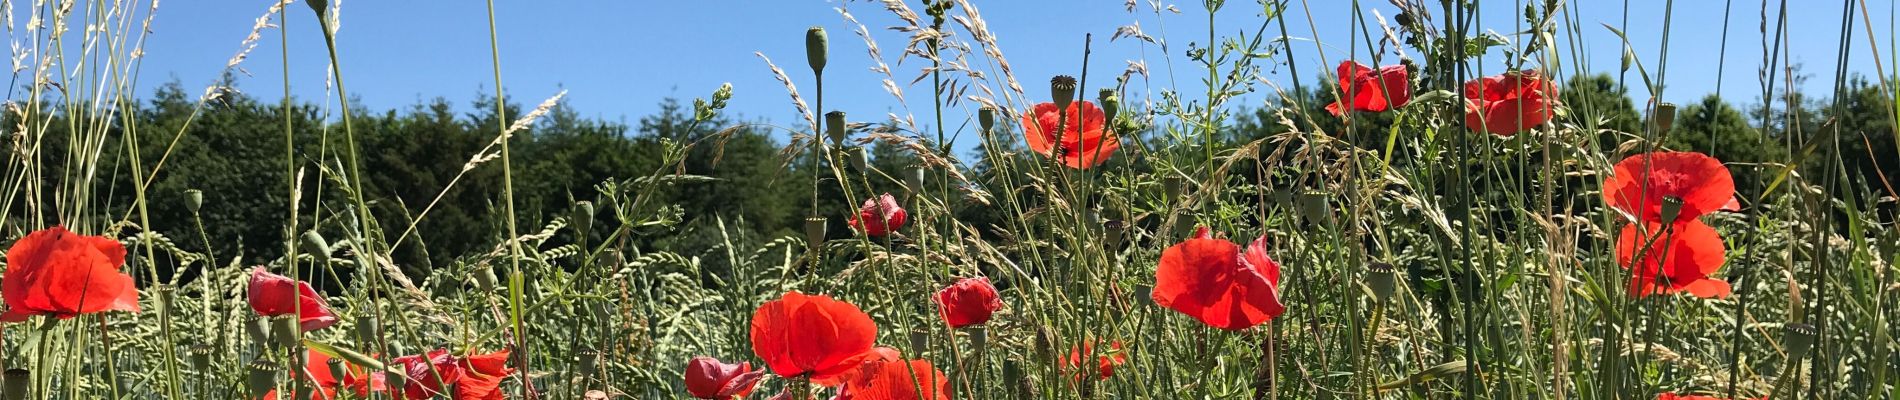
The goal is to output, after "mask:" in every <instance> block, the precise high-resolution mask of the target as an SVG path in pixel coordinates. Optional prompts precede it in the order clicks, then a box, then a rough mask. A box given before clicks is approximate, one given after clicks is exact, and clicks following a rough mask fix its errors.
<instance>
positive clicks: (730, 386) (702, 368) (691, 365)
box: [686, 357, 765, 400]
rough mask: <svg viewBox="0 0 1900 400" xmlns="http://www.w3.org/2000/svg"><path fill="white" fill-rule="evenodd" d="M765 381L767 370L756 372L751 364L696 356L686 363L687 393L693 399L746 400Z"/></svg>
mask: <svg viewBox="0 0 1900 400" xmlns="http://www.w3.org/2000/svg"><path fill="white" fill-rule="evenodd" d="M763 378H765V371H763V370H760V371H753V370H752V363H750V362H744V363H739V364H727V363H723V362H719V359H716V358H712V357H693V359H692V361H687V362H686V393H687V394H691V395H693V398H698V399H717V400H728V399H731V398H733V397H745V396H746V395H747V394H751V393H752V388H753V387H754V386H758V385H759V380H760V379H763Z"/></svg>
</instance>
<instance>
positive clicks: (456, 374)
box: [392, 349, 462, 399]
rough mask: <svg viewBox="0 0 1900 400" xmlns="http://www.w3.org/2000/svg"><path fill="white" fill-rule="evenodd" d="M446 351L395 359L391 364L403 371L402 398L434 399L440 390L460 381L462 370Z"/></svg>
mask: <svg viewBox="0 0 1900 400" xmlns="http://www.w3.org/2000/svg"><path fill="white" fill-rule="evenodd" d="M455 361H456V360H455V356H452V355H450V354H449V351H448V350H445V349H435V350H431V351H429V353H428V354H423V355H413V356H402V357H396V359H395V360H393V361H392V362H393V363H394V364H397V365H400V366H401V367H402V371H403V376H402V378H403V380H404V385H403V397H406V398H410V399H428V398H434V397H435V396H436V395H438V394H441V393H442V388H444V387H448V386H449V385H454V384H455V383H456V382H461V380H462V368H461V366H460V365H458V363H456V362H455Z"/></svg>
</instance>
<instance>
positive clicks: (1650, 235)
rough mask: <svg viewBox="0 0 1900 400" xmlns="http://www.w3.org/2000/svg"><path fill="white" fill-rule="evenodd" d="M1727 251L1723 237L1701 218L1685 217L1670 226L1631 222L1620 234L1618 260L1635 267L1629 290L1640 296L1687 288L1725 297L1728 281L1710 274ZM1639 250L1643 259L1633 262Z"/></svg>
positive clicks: (1693, 292) (1702, 294)
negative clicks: (1640, 226)
mask: <svg viewBox="0 0 1900 400" xmlns="http://www.w3.org/2000/svg"><path fill="white" fill-rule="evenodd" d="M1725 251H1726V250H1725V248H1724V245H1723V244H1722V237H1721V236H1720V235H1719V234H1717V233H1716V232H1715V228H1710V227H1709V226H1708V225H1707V224H1703V223H1702V221H1701V220H1694V219H1690V220H1683V221H1681V222H1677V223H1675V224H1674V225H1673V226H1671V227H1670V228H1669V229H1667V230H1665V229H1663V225H1662V224H1654V223H1651V224H1646V226H1645V227H1644V228H1642V229H1637V224H1634V223H1632V224H1627V225H1624V226H1623V232H1622V234H1620V235H1618V238H1617V241H1616V262H1617V264H1618V265H1622V266H1623V268H1626V269H1627V268H1636V269H1635V271H1634V272H1635V273H1633V274H1631V275H1632V276H1633V277H1632V278H1631V279H1630V293H1632V294H1633V295H1635V296H1637V297H1645V296H1649V295H1653V294H1664V293H1679V292H1688V293H1689V294H1691V295H1694V296H1696V297H1701V298H1723V297H1728V294H1729V284H1728V282H1726V281H1723V280H1720V279H1714V278H1710V277H1709V275H1711V274H1714V273H1715V272H1716V271H1718V270H1720V269H1721V268H1722V263H1723V257H1724V255H1723V253H1724V252H1725ZM1639 253H1640V254H1641V255H1642V256H1643V258H1642V261H1640V262H1633V261H1632V260H1633V259H1635V258H1636V255H1637V254H1639ZM1658 274H1661V276H1660V279H1659V277H1658ZM1659 281H1660V282H1659Z"/></svg>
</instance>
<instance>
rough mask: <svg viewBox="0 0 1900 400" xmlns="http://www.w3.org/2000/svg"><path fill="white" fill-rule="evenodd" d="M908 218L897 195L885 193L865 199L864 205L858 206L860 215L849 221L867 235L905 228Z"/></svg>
mask: <svg viewBox="0 0 1900 400" xmlns="http://www.w3.org/2000/svg"><path fill="white" fill-rule="evenodd" d="M908 218H909V215H908V214H907V213H905V211H904V207H902V206H899V205H898V204H897V197H893V196H891V194H890V193H885V194H881V195H878V196H877V197H874V198H870V199H865V200H864V205H861V206H858V215H857V216H856V217H853V218H851V221H850V222H849V223H850V224H851V227H852V228H854V229H858V230H862V231H864V233H865V234H867V235H871V236H884V235H889V234H890V233H891V232H896V231H897V230H898V229H903V228H904V222H905V221H906V220H907V219H908Z"/></svg>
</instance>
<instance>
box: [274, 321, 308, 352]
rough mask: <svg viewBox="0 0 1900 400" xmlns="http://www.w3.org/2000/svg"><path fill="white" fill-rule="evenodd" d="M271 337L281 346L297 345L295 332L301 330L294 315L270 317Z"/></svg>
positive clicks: (290, 346) (292, 346)
mask: <svg viewBox="0 0 1900 400" xmlns="http://www.w3.org/2000/svg"><path fill="white" fill-rule="evenodd" d="M270 330H271V337H273V338H276V339H277V345H278V346H281V347H283V348H294V347H297V345H298V344H299V343H297V333H299V332H300V331H302V330H303V329H302V325H299V323H298V322H297V318H296V317H295V316H283V317H275V318H271V319H270Z"/></svg>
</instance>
